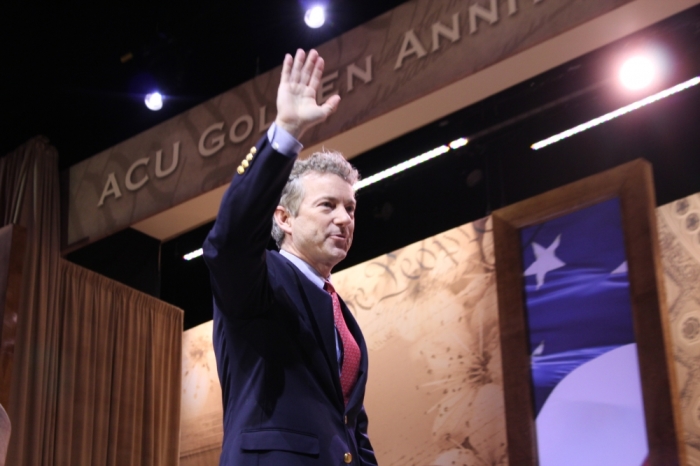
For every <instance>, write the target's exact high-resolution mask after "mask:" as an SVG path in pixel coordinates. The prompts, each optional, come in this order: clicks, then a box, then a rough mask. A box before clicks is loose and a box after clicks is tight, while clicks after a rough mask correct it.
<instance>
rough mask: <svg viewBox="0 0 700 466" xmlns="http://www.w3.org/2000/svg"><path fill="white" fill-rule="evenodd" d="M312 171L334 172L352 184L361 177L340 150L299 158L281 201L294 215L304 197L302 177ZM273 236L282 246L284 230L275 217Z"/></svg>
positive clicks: (324, 151) (273, 220) (294, 215)
mask: <svg viewBox="0 0 700 466" xmlns="http://www.w3.org/2000/svg"><path fill="white" fill-rule="evenodd" d="M311 172H316V173H332V174H334V175H338V176H339V177H341V178H342V179H343V180H345V181H347V182H348V183H349V184H350V185H354V184H355V183H357V181H358V180H359V179H360V174H359V173H358V172H357V169H356V168H355V167H353V166H352V165H351V164H350V162H348V161H347V160H345V157H343V156H342V154H340V152H335V151H328V150H325V149H323V150H322V151H321V152H315V153H313V154H311V156H310V157H309V158H307V159H305V160H297V161H296V162H294V167H293V168H292V173H291V174H290V175H289V180H287V184H286V185H284V189H283V190H282V197H281V198H280V202H279V205H280V206H282V207H284V208H285V209H286V210H287V212H289V214H290V215H291V216H292V217H296V216H297V214H298V213H299V206H300V205H301V201H302V199H304V186H303V184H302V183H301V178H302V177H303V176H304V175H306V174H308V173H311ZM272 238H273V239H274V240H275V243H277V247H278V248H281V247H282V243H283V242H284V231H282V229H281V228H280V227H279V225H277V222H276V221H275V219H274V218H273V219H272Z"/></svg>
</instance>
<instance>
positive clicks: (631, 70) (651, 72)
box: [619, 55, 658, 91]
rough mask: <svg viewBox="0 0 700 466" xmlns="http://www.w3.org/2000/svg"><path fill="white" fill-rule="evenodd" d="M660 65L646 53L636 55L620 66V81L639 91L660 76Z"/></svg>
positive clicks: (627, 86)
mask: <svg viewBox="0 0 700 466" xmlns="http://www.w3.org/2000/svg"><path fill="white" fill-rule="evenodd" d="M657 68H658V66H657V64H656V63H655V62H654V60H652V59H651V57H649V56H646V55H636V56H634V57H631V58H629V59H628V60H627V61H625V63H623V64H622V66H621V67H620V74H619V78H620V82H621V83H622V85H623V86H625V87H626V88H627V89H629V90H632V91H638V90H640V89H644V88H646V87H649V85H651V84H652V83H653V82H654V81H655V80H656V78H657V76H658V70H657Z"/></svg>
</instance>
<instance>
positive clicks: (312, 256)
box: [283, 172, 355, 276]
mask: <svg viewBox="0 0 700 466" xmlns="http://www.w3.org/2000/svg"><path fill="white" fill-rule="evenodd" d="M301 182H302V185H303V187H304V198H303V199H302V201H301V205H300V206H299V211H298V213H297V216H296V217H291V216H289V217H288V222H289V223H288V225H289V228H287V229H285V230H286V231H287V232H288V233H289V234H288V235H287V237H286V239H285V242H284V245H283V248H284V249H287V250H289V252H292V253H293V254H295V255H297V256H299V257H300V258H302V259H304V260H305V261H306V262H307V263H309V264H310V265H311V266H312V267H314V268H315V269H316V270H317V271H318V272H319V273H321V275H323V276H326V275H328V274H329V273H330V271H331V269H332V268H333V267H334V266H335V265H336V264H337V263H338V262H340V261H341V260H343V259H345V256H346V255H347V253H348V250H349V249H350V245H351V244H352V235H353V232H354V231H355V192H354V191H353V189H352V186H351V185H350V184H349V183H348V182H346V181H345V180H343V179H342V178H340V177H339V176H337V175H334V174H331V173H317V172H309V173H307V174H305V175H304V176H303V177H302V178H301Z"/></svg>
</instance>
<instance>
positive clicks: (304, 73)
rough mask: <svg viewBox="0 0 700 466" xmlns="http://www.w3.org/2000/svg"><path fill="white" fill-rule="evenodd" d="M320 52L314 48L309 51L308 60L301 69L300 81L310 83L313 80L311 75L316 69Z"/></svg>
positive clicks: (305, 83)
mask: <svg viewBox="0 0 700 466" xmlns="http://www.w3.org/2000/svg"><path fill="white" fill-rule="evenodd" d="M319 58H320V57H319V56H318V52H317V51H316V50H314V49H311V50H310V51H309V55H308V56H307V57H306V62H305V63H304V67H303V68H302V70H301V77H300V81H299V82H300V83H301V84H304V85H308V84H309V82H310V81H311V76H312V75H313V72H314V69H315V68H316V63H317V62H318V60H319Z"/></svg>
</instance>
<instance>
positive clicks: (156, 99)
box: [143, 92, 163, 112]
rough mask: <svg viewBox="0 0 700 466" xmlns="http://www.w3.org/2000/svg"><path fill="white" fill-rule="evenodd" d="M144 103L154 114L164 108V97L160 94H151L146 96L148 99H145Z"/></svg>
mask: <svg viewBox="0 0 700 466" xmlns="http://www.w3.org/2000/svg"><path fill="white" fill-rule="evenodd" d="M143 101H144V102H145V103H146V107H148V108H149V110H153V111H154V112H155V111H156V110H160V109H161V108H163V96H162V95H160V92H151V93H150V94H146V98H145V99H143Z"/></svg>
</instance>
